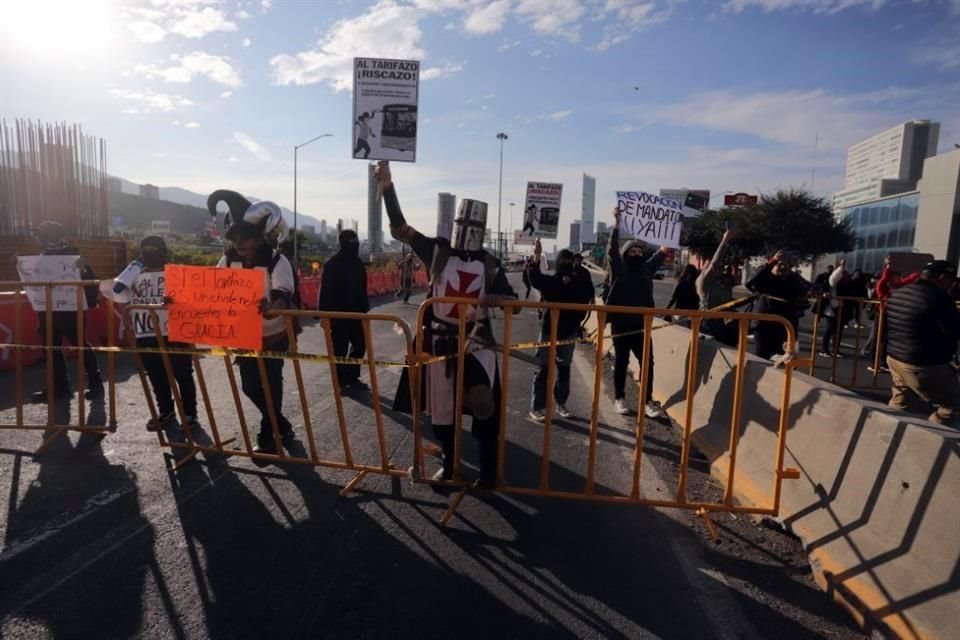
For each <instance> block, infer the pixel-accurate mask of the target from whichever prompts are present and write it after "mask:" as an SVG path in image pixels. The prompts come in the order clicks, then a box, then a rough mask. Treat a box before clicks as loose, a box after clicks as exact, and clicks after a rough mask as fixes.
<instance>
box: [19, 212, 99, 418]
mask: <svg viewBox="0 0 960 640" xmlns="http://www.w3.org/2000/svg"><path fill="white" fill-rule="evenodd" d="M65 235H66V234H65V232H64V230H63V227H62V226H61V225H60V223H59V222H50V221H48V222H43V223H41V224H40V226H39V227H38V228H37V232H36V238H37V241H38V242H39V243H40V246H41V248H42V251H41V254H42V255H44V256H79V255H80V250H79V249H77V248H76V247H71V246H69V245H68V244H67V243H66V239H65ZM77 263H78V266H79V269H80V273H79V279H80V280H96V279H97V275H96V274H95V273H94V272H93V269H91V268H90V265H89V264H88V263H87V261H86V260H84V259H83V258H82V257H79V258H78V260H77ZM67 289H69V292H70V294H71V299H73V294H74V293H75V291H74V288H73V287H67ZM84 297H85V300H86V307H87V308H88V309H90V308H93V307H95V306H97V302H98V299H99V293H98V290H97V287H96V285H91V286H89V287H84ZM74 304H76V303H74ZM71 308H73V307H71ZM78 313H84V312H83V311H82V310H77V311H52V312H50V314H49V317H50V320H51V324H52V325H53V343H52V344H51V345H48V346H53V347H60V346H61V345H62V344H63V341H64V339H66V341H67V342H69V343H71V344H74V345H76V346H78V347H84V351H83V369H84V371H85V372H86V374H87V392H86V394H85V396H84V397H86V399H87V400H97V399H100V398H102V397H103V378H102V376H101V375H100V367H99V365H98V364H97V356H96V354H95V353H94V352H93V350H92V347H91V346H90V344H89V343H88V342H87V341H86V339H81V340H80V341H79V342H78V338H77V314H78ZM47 317H48V316H47V312H46V311H37V319H38V320H39V325H40V326H39V329H38V331H39V332H40V338H41V339H42V340H45V339H46V335H47ZM53 393H54V396H55V397H57V398H61V399H63V398H68V397H70V396H71V395H72V392H71V391H70V380H69V378H68V377H67V359H66V357H65V356H64V355H63V351H61V350H60V349H55V350H54V352H53ZM33 401H34V402H46V401H47V390H46V389H44V390H42V391H37V392H36V393H34V394H33Z"/></svg>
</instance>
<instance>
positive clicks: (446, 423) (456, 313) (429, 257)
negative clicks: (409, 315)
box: [377, 161, 517, 489]
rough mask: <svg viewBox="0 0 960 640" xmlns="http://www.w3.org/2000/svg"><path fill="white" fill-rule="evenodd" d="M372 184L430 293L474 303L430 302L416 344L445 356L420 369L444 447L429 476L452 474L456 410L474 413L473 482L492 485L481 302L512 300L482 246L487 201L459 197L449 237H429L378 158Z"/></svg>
mask: <svg viewBox="0 0 960 640" xmlns="http://www.w3.org/2000/svg"><path fill="white" fill-rule="evenodd" d="M377 181H378V182H379V184H380V191H381V193H382V194H383V201H384V204H385V205H386V207H387V215H388V216H389V218H390V232H391V234H392V235H393V237H394V238H396V239H397V240H400V241H401V242H405V243H407V244H409V245H410V246H411V247H412V248H413V251H414V253H416V254H417V257H418V258H420V260H422V261H423V263H424V264H428V265H430V273H431V278H430V293H429V295H430V296H432V297H440V296H445V297H456V298H472V299H474V300H475V301H476V305H468V306H466V307H462V306H461V305H456V304H436V305H432V306H431V307H430V308H429V312H428V314H427V317H426V319H425V323H426V326H425V327H424V336H425V340H426V344H424V345H421V347H422V348H423V349H424V350H425V351H427V352H428V353H432V354H434V355H444V356H451V357H450V358H449V359H447V360H446V361H444V362H438V363H434V364H430V365H428V366H427V372H426V384H425V385H424V390H425V393H426V409H427V412H428V413H429V414H430V418H431V422H432V424H433V432H434V435H435V436H436V438H437V440H438V441H439V442H440V445H441V447H442V449H443V468H442V469H440V470H439V471H438V472H437V474H436V475H435V476H434V479H436V480H451V479H453V469H454V442H455V433H454V425H455V424H456V412H457V410H458V409H459V410H461V411H462V412H463V413H464V414H468V415H472V416H473V425H472V427H473V429H472V430H473V435H474V437H475V438H476V439H477V442H478V444H479V450H480V479H479V481H478V482H477V486H478V487H480V488H483V489H490V488H493V487H494V486H495V484H496V471H497V434H499V432H500V416H499V411H498V409H499V406H500V377H499V374H498V370H497V359H496V354H495V352H494V351H492V350H491V349H489V348H484V347H485V346H487V345H493V344H495V342H494V338H493V331H492V329H491V327H490V321H489V318H488V317H487V315H486V308H487V307H495V306H497V305H499V304H500V302H501V300H503V299H516V297H517V294H516V293H514V291H513V288H512V287H511V286H510V284H509V282H507V276H506V273H505V272H504V270H503V267H502V266H501V264H500V261H499V260H497V259H496V257H494V256H493V255H491V254H490V253H488V252H487V251H485V250H484V249H483V232H484V229H486V226H487V205H486V203H484V202H478V201H476V200H462V201H461V202H460V207H459V209H458V211H457V215H456V217H455V218H454V221H453V237H452V238H451V240H446V239H445V238H428V237H427V236H425V235H423V234H422V233H420V232H419V231H417V230H416V229H414V228H413V227H411V226H410V225H408V224H407V221H406V219H405V218H404V217H403V212H402V211H401V210H400V202H399V200H397V192H396V189H395V188H394V186H393V179H392V177H391V175H390V165H389V163H388V162H386V161H381V162H380V163H379V166H378V167H377ZM461 312H462V313H464V314H465V315H466V318H465V322H466V331H467V334H468V335H469V336H470V338H469V339H468V344H458V342H459V325H460V314H461ZM457 358H465V361H464V363H463V371H464V380H463V406H462V407H457V406H456V388H457V385H456V378H455V376H456V375H457ZM409 401H410V393H409V379H408V378H407V372H406V371H404V372H403V374H402V377H401V379H400V386H399V388H398V390H397V400H396V402H395V404H394V407H395V408H396V409H397V410H398V411H402V412H404V413H409V412H410V411H411V410H412V407H411V406H410V402H409Z"/></svg>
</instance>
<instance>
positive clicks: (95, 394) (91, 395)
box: [83, 382, 104, 400]
mask: <svg viewBox="0 0 960 640" xmlns="http://www.w3.org/2000/svg"><path fill="white" fill-rule="evenodd" d="M103 395H104V390H103V383H102V382H101V383H100V384H95V385H91V386H90V388H89V389H87V392H86V393H85V394H83V397H84V398H86V399H87V400H100V399H101V398H103Z"/></svg>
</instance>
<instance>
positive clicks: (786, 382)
mask: <svg viewBox="0 0 960 640" xmlns="http://www.w3.org/2000/svg"><path fill="white" fill-rule="evenodd" d="M435 304H455V305H458V307H459V312H458V316H459V325H458V327H457V333H458V336H459V340H460V341H459V345H460V347H459V349H460V351H459V355H456V356H452V357H455V358H456V360H457V363H456V368H457V374H458V376H457V380H456V399H455V401H456V405H455V415H456V425H455V431H454V466H453V480H451V481H443V480H432V479H428V478H427V477H426V474H425V472H424V469H425V460H424V453H423V451H424V447H423V441H424V435H423V433H422V425H423V421H422V420H421V417H420V416H421V412H422V409H423V407H421V400H420V395H419V394H417V395H416V396H415V397H414V402H415V404H414V442H415V445H414V446H415V462H414V468H413V475H414V480H415V481H418V482H425V483H430V484H434V485H440V486H447V487H451V488H454V489H459V492H458V493H457V494H456V495H455V496H454V498H453V499H452V501H451V503H450V508H449V509H448V511H447V513H446V514H445V516H444V519H443V521H444V522H445V521H447V520H448V519H449V518H450V517H451V516H452V514H453V511H454V510H455V509H456V508H457V506H458V505H459V502H460V500H461V499H462V498H463V495H464V492H465V491H466V489H467V484H466V483H465V482H464V480H463V478H462V476H461V458H462V455H463V454H462V452H463V445H462V438H463V435H462V419H463V411H462V407H463V397H464V390H463V371H464V358H463V357H462V354H463V353H464V345H465V344H467V343H468V342H469V340H468V330H467V322H466V317H467V307H469V306H471V305H476V300H468V299H461V298H432V299H428V300H427V301H426V302H425V303H424V304H423V305H422V306H421V307H420V310H419V314H418V327H419V328H418V332H417V339H416V344H417V346H418V348H419V349H420V351H419V352H418V353H417V355H416V361H417V362H418V363H421V364H426V363H435V362H436V361H437V360H438V358H437V357H436V356H433V355H431V354H430V353H428V352H427V351H425V350H424V337H425V336H424V321H425V318H426V312H427V310H428V309H429V308H430V306H431V305H435ZM502 307H503V308H504V309H505V316H504V323H503V345H502V346H501V345H493V346H492V347H490V346H487V347H486V348H493V349H494V350H495V351H499V352H500V353H501V355H502V356H509V355H512V354H513V353H514V352H515V351H518V350H522V349H529V348H533V347H537V346H546V347H547V348H548V355H547V363H548V364H547V367H548V369H547V381H546V389H545V390H546V394H547V397H546V419H545V421H544V422H543V447H542V451H541V452H540V468H539V481H538V485H537V486H536V487H522V486H516V485H514V484H511V483H510V481H509V480H508V479H507V478H506V477H505V472H504V464H505V462H504V460H505V455H504V454H505V449H506V442H507V421H506V417H507V406H508V404H509V397H510V375H511V362H510V361H511V358H509V357H502V358H501V360H500V368H499V371H500V389H501V397H500V406H499V407H498V411H499V412H500V414H499V415H500V433H499V436H498V437H499V441H498V458H497V473H496V486H495V487H494V488H493V490H494V491H498V492H502V493H506V494H517V495H526V496H541V497H555V498H566V499H573V500H587V501H597V502H615V503H628V504H638V505H648V506H656V507H674V508H683V509H690V510H694V511H696V512H697V513H698V514H699V515H701V516H703V517H704V518H705V519H706V520H707V524H708V526H709V527H710V528H711V532H712V533H715V531H714V529H713V526H712V523H710V521H709V518H708V516H709V514H710V513H712V512H718V511H719V512H732V513H752V514H761V515H776V514H777V513H778V511H779V508H780V493H781V482H782V481H783V480H784V479H792V478H795V477H799V476H798V473H797V471H796V470H795V469H786V468H784V466H783V463H784V452H785V447H786V434H787V429H788V428H789V419H790V417H789V416H790V414H789V408H790V383H791V377H792V373H793V370H794V369H795V368H797V367H800V366H806V365H807V364H808V363H807V362H806V360H801V359H798V358H796V357H793V358H787V359H785V361H784V363H783V364H784V376H783V387H782V395H781V403H780V410H779V419H778V425H777V434H778V437H777V446H776V450H775V451H774V456H775V460H774V466H773V469H774V473H773V479H772V482H773V487H772V495H773V501H772V503H771V504H767V505H759V506H748V505H738V504H735V503H734V497H733V496H734V482H735V471H736V465H737V456H736V452H737V445H738V442H739V437H740V431H739V427H740V424H741V422H742V420H741V419H742V418H743V415H742V406H741V402H742V397H743V393H744V377H743V372H744V364H745V361H746V347H747V332H748V327H749V324H750V323H751V322H771V323H777V324H779V325H782V326H783V328H784V331H785V335H786V336H787V344H786V348H787V352H788V353H792V354H795V353H796V345H797V337H796V332H795V331H794V329H793V326H792V325H791V324H790V323H789V322H788V321H787V320H785V319H784V318H781V317H779V316H772V315H767V314H757V313H731V312H711V311H680V310H676V309H670V310H665V309H647V308H636V307H611V306H601V305H579V304H561V303H535V302H521V301H507V302H504V303H503V304H502ZM522 309H542V310H544V311H545V312H546V313H549V314H550V335H549V338H548V339H547V340H546V341H545V344H544V343H518V344H512V343H511V338H512V335H513V313H510V311H513V312H518V311H519V310H522ZM560 311H580V312H590V313H595V314H596V315H597V323H598V326H599V327H601V328H602V327H604V326H605V325H606V321H607V318H608V317H609V315H610V314H625V315H636V316H642V318H643V323H644V330H643V358H642V362H641V370H640V381H639V390H640V400H639V406H640V410H639V411H638V412H637V416H638V417H637V422H636V428H635V438H636V444H635V446H634V452H633V464H632V470H631V472H632V477H631V478H630V487H631V488H630V490H629V492H627V493H624V494H620V495H611V494H606V493H603V494H601V493H598V492H597V491H596V488H595V484H596V473H597V468H596V467H597V465H596V457H597V442H598V429H599V402H600V387H601V372H602V369H603V355H604V353H605V351H606V348H605V344H604V343H605V341H606V340H607V339H609V338H610V337H612V336H604V332H603V331H599V332H598V334H597V336H596V338H595V341H594V347H595V350H594V354H593V357H594V380H593V382H594V384H593V390H592V409H591V413H590V429H589V440H588V445H587V447H588V449H587V469H586V476H585V477H584V478H583V479H582V481H583V489H582V490H581V491H568V490H558V489H554V488H553V487H552V486H551V483H550V477H549V469H550V464H551V446H552V438H551V436H552V427H553V418H554V410H553V407H554V395H553V394H554V391H553V390H554V382H555V380H556V349H557V346H558V339H557V328H558V317H559V313H560ZM665 315H671V316H674V317H676V318H683V319H688V320H689V322H690V347H689V348H690V351H689V363H690V364H689V365H688V370H687V372H686V382H687V384H686V410H685V414H684V417H683V421H682V425H681V428H682V446H681V453H680V469H679V479H678V483H677V487H676V497H675V498H674V499H661V498H651V497H648V496H643V495H641V493H640V475H641V466H642V461H643V439H644V430H645V427H646V421H647V418H646V417H645V414H644V411H643V407H644V405H645V403H646V401H647V400H648V398H646V389H647V381H648V379H649V376H650V375H651V371H650V354H651V349H652V345H651V337H650V336H651V333H653V332H655V331H656V330H657V329H658V328H660V327H661V326H670V325H656V326H654V324H653V321H654V318H655V317H657V316H665ZM713 318H719V319H722V320H727V321H731V322H737V323H738V333H739V337H740V340H739V348H738V350H737V368H736V379H735V387H734V397H733V399H732V402H733V411H732V419H731V427H730V437H729V452H730V455H729V467H728V473H727V482H726V486H725V488H724V494H723V499H722V500H720V501H716V502H710V501H700V500H691V499H689V498H688V494H687V481H688V474H687V470H688V467H689V463H690V455H691V449H692V446H693V445H692V441H691V438H692V430H693V407H694V401H695V390H696V386H697V385H696V380H695V378H696V373H697V372H696V368H697V367H696V363H697V350H698V345H699V338H700V335H699V334H700V329H701V323H702V322H703V321H704V320H707V319H713ZM578 341H579V340H578ZM467 348H470V347H467ZM478 348H484V347H483V346H482V345H478ZM426 366H430V365H429V364H427V365H426ZM416 373H417V376H418V382H419V383H420V384H423V383H424V373H425V367H423V366H421V367H418V368H417V370H416ZM718 401H720V400H719V399H718Z"/></svg>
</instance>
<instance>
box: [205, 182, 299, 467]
mask: <svg viewBox="0 0 960 640" xmlns="http://www.w3.org/2000/svg"><path fill="white" fill-rule="evenodd" d="M221 201H222V202H226V203H227V206H228V207H229V209H230V211H229V213H228V214H227V216H226V217H225V218H224V224H225V225H227V226H228V229H227V231H226V234H225V237H226V238H227V240H229V241H230V242H232V243H233V246H232V247H231V248H229V249H228V250H227V252H226V253H225V254H224V256H223V257H222V258H220V262H218V263H217V266H218V267H231V268H234V269H257V270H259V271H262V272H263V278H264V283H265V286H264V291H265V292H266V297H264V298H263V300H262V301H261V303H260V311H261V312H262V313H266V312H268V311H272V310H277V309H290V308H291V306H292V302H291V301H292V298H293V291H294V280H293V268H292V267H291V266H290V262H289V261H288V260H287V258H286V257H284V255H283V254H281V253H280V252H279V251H275V250H274V249H273V247H271V246H270V244H268V243H267V235H268V234H269V233H270V232H271V231H274V230H276V231H277V232H278V234H279V236H280V238H279V239H280V240H281V241H282V239H283V237H284V236H285V235H286V230H287V226H286V223H285V222H284V221H283V217H282V215H281V214H280V207H279V206H277V205H276V204H275V203H273V202H267V201H261V202H257V203H256V204H252V203H251V202H250V201H249V200H247V199H246V198H244V197H243V196H242V195H240V194H239V193H237V192H236V191H229V190H226V189H220V190H218V191H214V192H213V193H212V194H210V197H209V198H207V209H208V210H209V211H210V215H213V216H215V215H216V211H217V204H219V203H220V202H221ZM262 322H263V343H262V345H261V348H262V349H264V350H269V351H288V350H289V349H290V342H289V340H288V337H287V329H286V323H285V322H284V319H283V318H282V317H267V316H264V317H263V320H262ZM258 358H259V356H258V357H240V358H237V366H238V367H239V369H240V382H241V386H242V388H243V393H244V394H245V395H246V396H247V397H248V398H250V401H251V402H253V404H254V405H256V407H257V409H259V410H260V433H259V434H258V435H257V446H256V447H255V448H254V452H255V453H273V454H275V453H277V450H276V444H275V442H274V437H273V428H272V426H271V419H270V413H271V411H272V413H273V417H274V418H275V419H276V423H277V429H278V430H279V432H280V439H281V442H282V444H283V445H284V446H285V447H289V446H290V445H292V444H293V441H294V435H293V425H292V424H290V421H289V420H287V418H286V417H285V416H284V415H283V364H284V360H283V359H281V358H263V368H264V370H265V371H266V380H265V381H264V380H261V377H260V369H259V366H258V364H257V359H258ZM264 383H266V389H265V388H264ZM268 392H269V400H270V404H269V406H268V403H267V399H268V398H267V393H268ZM254 464H256V465H258V466H266V465H267V464H269V463H267V462H265V461H263V460H260V459H257V458H254Z"/></svg>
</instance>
